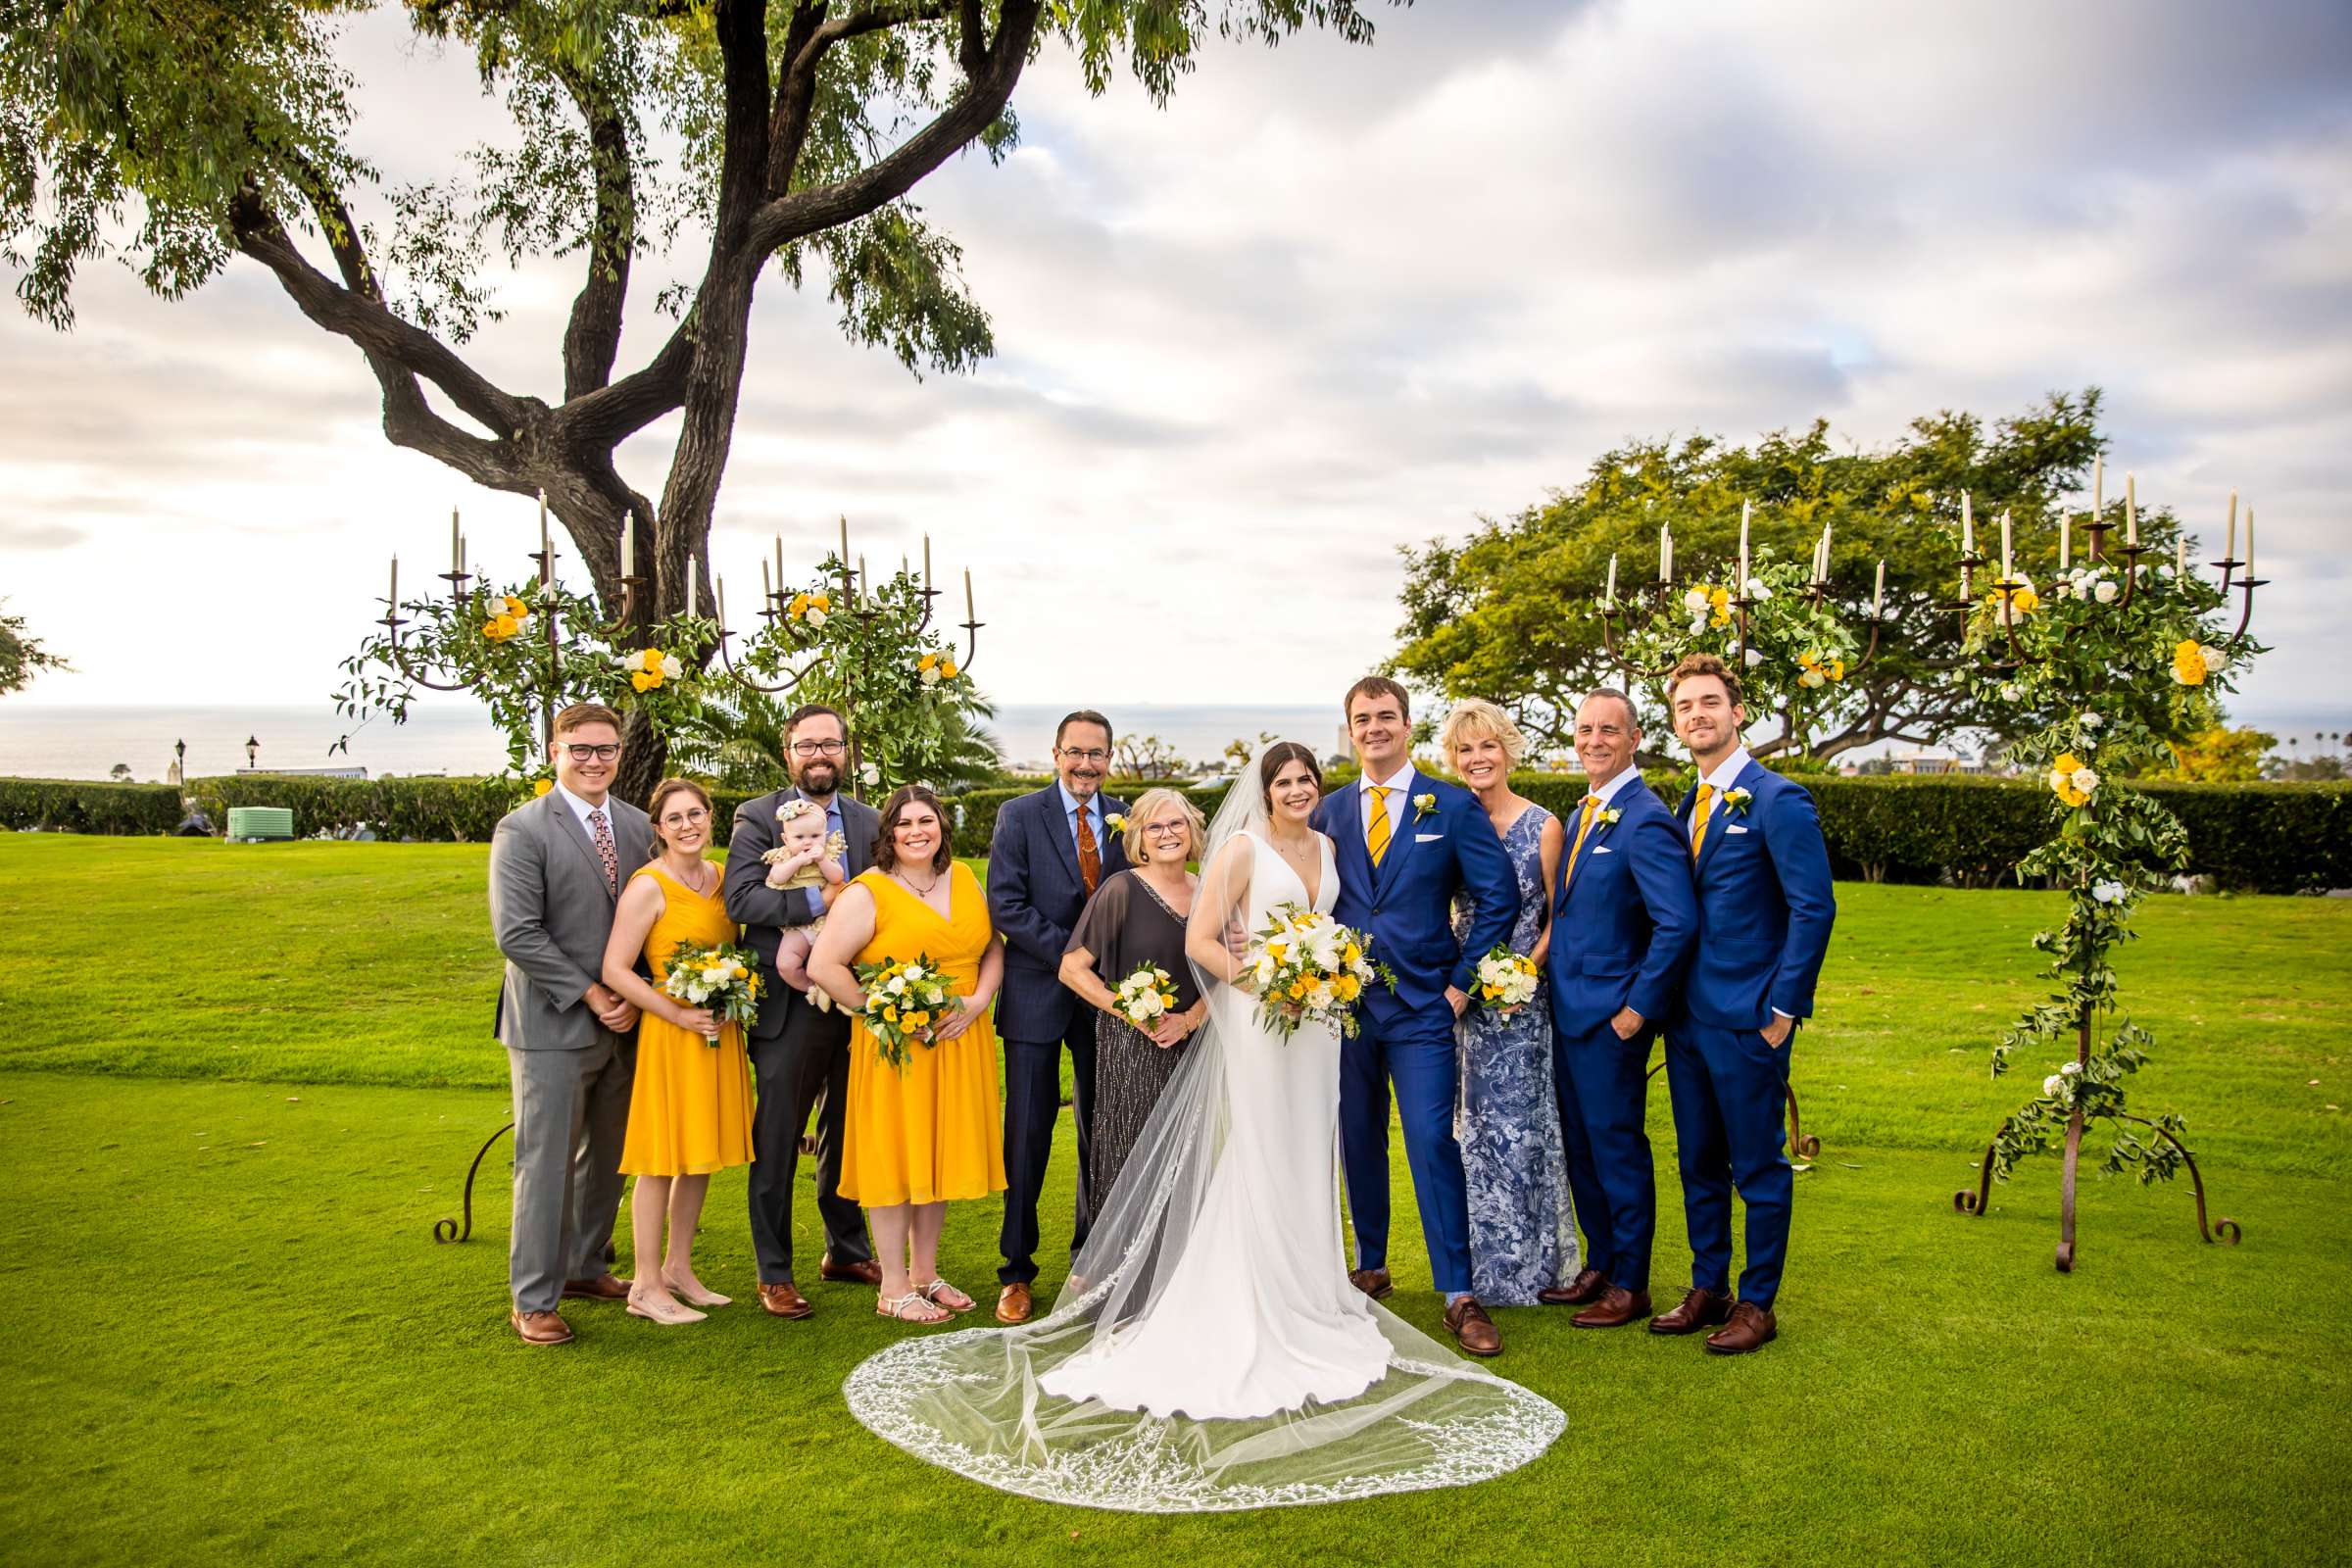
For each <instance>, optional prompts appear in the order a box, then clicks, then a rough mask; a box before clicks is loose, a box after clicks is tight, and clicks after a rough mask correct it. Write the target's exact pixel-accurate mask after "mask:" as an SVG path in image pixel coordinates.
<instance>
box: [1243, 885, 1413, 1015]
mask: <svg viewBox="0 0 2352 1568" xmlns="http://www.w3.org/2000/svg"><path fill="white" fill-rule="evenodd" d="M1242 963H1243V967H1242V978H1243V979H1245V980H1248V981H1249V982H1250V987H1251V989H1252V990H1254V991H1255V992H1256V993H1257V1021H1258V1022H1259V1023H1260V1024H1262V1025H1264V1026H1265V1027H1267V1028H1269V1029H1272V1030H1273V1031H1274V1032H1275V1033H1277V1034H1279V1035H1281V1036H1282V1037H1283V1039H1285V1040H1288V1039H1290V1037H1291V1036H1292V1035H1294V1034H1296V1033H1297V1032H1298V1030H1299V1025H1300V1024H1302V1023H1306V1022H1309V1021H1310V1020H1311V1021H1314V1022H1318V1023H1333V1024H1337V1025H1338V1026H1339V1029H1340V1033H1342V1034H1343V1035H1346V1036H1348V1037H1349V1038H1350V1039H1352V1038H1353V1037H1354V1035H1355V1031H1356V1022H1355V1004H1356V1002H1357V1000H1358V999H1359V998H1361V997H1362V996H1363V994H1364V987H1365V986H1367V985H1370V984H1371V983H1373V982H1374V981H1379V982H1380V983H1382V984H1384V985H1386V986H1388V987H1390V988H1391V989H1392V990H1394V989H1395V988H1396V984H1397V980H1396V977H1395V976H1394V975H1392V974H1390V973H1389V970H1388V968H1387V966H1386V965H1383V964H1380V963H1376V962H1374V961H1373V958H1372V939H1371V938H1370V937H1368V936H1365V935H1363V934H1361V933H1360V932H1356V931H1351V930H1349V929H1348V927H1347V926H1344V925H1342V924H1340V922H1339V921H1337V920H1334V919H1333V918H1332V917H1331V916H1330V915H1328V914H1319V913H1317V912H1316V911H1314V910H1312V909H1308V908H1305V907H1301V906H1299V905H1297V904H1285V905H1282V906H1281V907H1278V908H1276V909H1275V910H1274V918H1273V920H1272V922H1271V923H1269V924H1268V925H1267V926H1266V928H1265V929H1264V930H1263V931H1260V932H1258V933H1257V935H1256V936H1254V937H1252V938H1251V939H1250V952H1249V956H1247V957H1246V958H1244V959H1243V960H1242Z"/></svg>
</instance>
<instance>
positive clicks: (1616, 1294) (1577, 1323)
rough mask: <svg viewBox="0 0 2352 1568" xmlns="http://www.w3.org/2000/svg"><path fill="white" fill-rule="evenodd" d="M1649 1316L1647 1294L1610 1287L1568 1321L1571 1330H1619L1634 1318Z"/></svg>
mask: <svg viewBox="0 0 2352 1568" xmlns="http://www.w3.org/2000/svg"><path fill="white" fill-rule="evenodd" d="M1647 1316H1649V1293H1648V1292H1647V1291H1629V1290H1627V1289H1625V1287H1623V1286H1621V1285H1611V1286H1608V1287H1607V1288H1606V1289H1604V1290H1602V1292H1601V1293H1600V1299H1598V1300H1596V1301H1594V1302H1593V1304H1592V1305H1591V1306H1588V1307H1586V1308H1585V1309H1584V1310H1583V1311H1582V1312H1579V1313H1577V1314H1576V1316H1574V1317H1572V1318H1570V1319H1569V1320H1568V1325H1569V1327H1571V1328H1579V1329H1621V1328H1623V1327H1625V1326H1626V1325H1627V1324H1628V1323H1631V1322H1633V1321H1634V1320H1635V1319H1636V1318H1643V1317H1647Z"/></svg>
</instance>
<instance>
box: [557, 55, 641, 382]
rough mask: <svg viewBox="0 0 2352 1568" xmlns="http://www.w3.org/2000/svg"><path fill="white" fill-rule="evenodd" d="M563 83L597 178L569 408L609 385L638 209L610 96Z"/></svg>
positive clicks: (567, 332) (567, 378)
mask: <svg viewBox="0 0 2352 1568" xmlns="http://www.w3.org/2000/svg"><path fill="white" fill-rule="evenodd" d="M562 75H563V80H564V87H565V89H566V90H567V91H569V92H570V94H571V99H572V102H573V104H575V105H576V106H577V107H578V109H579V111H580V118H581V119H582V120H584V121H586V122H587V123H588V144H589V148H590V161H591V167H592V168H593V169H594V170H595V172H596V218H595V221H594V226H593V227H591V228H590V230H589V235H588V276H587V278H586V280H585V281H584V282H583V283H582V284H581V285H580V292H579V294H578V296H577V297H576V298H574V299H573V300H572V302H571V319H570V320H569V321H568V322H567V323H566V324H565V326H564V398H565V400H566V401H569V400H570V399H572V398H576V397H580V396H582V395H583V394H585V393H588V392H592V391H595V390H596V389H597V388H598V387H601V386H604V385H605V384H606V383H607V382H609V381H611V380H612V378H613V360H614V359H615V358H617V357H618V355H619V353H620V319H621V308H622V306H623V305H624V304H625V303H626V302H627V298H628V292H629V263H630V261H631V258H632V256H633V255H634V253H635V250H636V244H637V207H636V191H635V187H634V186H633V184H632V183H631V177H630V168H629V137H628V126H627V124H626V123H624V122H623V120H622V119H621V116H620V113H619V111H618V109H617V108H616V107H615V106H614V104H613V97H612V95H611V93H609V92H607V91H606V90H605V89H604V87H603V86H602V85H600V84H599V83H598V82H596V81H595V80H593V79H589V80H581V79H577V78H576V77H575V76H574V74H573V73H571V72H568V71H566V72H564V73H562Z"/></svg>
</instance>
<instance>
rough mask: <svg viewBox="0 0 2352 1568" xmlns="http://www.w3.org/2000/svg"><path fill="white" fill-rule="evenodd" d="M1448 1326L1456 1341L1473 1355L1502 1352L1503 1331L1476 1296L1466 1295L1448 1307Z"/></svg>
mask: <svg viewBox="0 0 2352 1568" xmlns="http://www.w3.org/2000/svg"><path fill="white" fill-rule="evenodd" d="M1446 1328H1448V1329H1449V1330H1451V1331H1452V1333H1453V1341H1454V1343H1455V1344H1456V1345H1459V1346H1460V1347H1461V1348H1463V1349H1465V1350H1467V1351H1469V1352H1470V1353H1471V1354H1472V1355H1500V1354H1501V1353H1502V1331H1501V1330H1499V1329H1497V1328H1496V1327H1495V1320H1494V1319H1493V1318H1491V1317H1489V1316H1487V1309H1486V1308H1485V1307H1483V1306H1481V1305H1479V1304H1478V1298H1477V1297H1475V1296H1465V1297H1463V1298H1462V1299H1460V1300H1458V1301H1456V1302H1454V1303H1453V1304H1452V1305H1451V1306H1449V1307H1447V1308H1446Z"/></svg>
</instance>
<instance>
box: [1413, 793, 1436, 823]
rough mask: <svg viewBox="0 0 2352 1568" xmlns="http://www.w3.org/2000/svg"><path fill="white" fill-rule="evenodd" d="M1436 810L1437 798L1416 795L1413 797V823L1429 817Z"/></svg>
mask: <svg viewBox="0 0 2352 1568" xmlns="http://www.w3.org/2000/svg"><path fill="white" fill-rule="evenodd" d="M1436 809H1438V798H1437V797H1436V796H1435V795H1416V796H1414V797H1413V820H1414V821H1416V822H1418V821H1420V820H1421V819H1422V818H1423V817H1425V816H1427V815H1429V814H1430V813H1431V812H1432V811H1434V810H1436Z"/></svg>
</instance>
